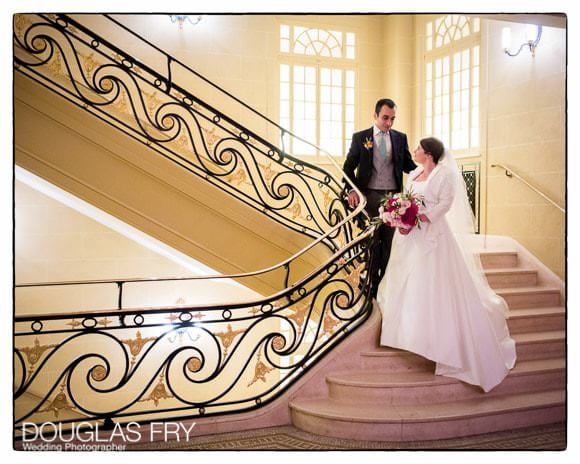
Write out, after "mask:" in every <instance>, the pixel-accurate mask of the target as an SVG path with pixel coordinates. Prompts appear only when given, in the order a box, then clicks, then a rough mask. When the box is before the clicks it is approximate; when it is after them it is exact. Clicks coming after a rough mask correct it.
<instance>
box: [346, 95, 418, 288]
mask: <svg viewBox="0 0 580 464" xmlns="http://www.w3.org/2000/svg"><path fill="white" fill-rule="evenodd" d="M396 113H397V105H395V102H394V101H393V100H391V99H389V98H383V99H381V100H379V101H378V102H377V104H376V105H375V113H374V119H375V124H374V125H373V127H371V128H370V129H367V130H364V131H361V132H356V133H354V134H353V136H352V143H351V145H350V149H349V151H348V155H346V161H345V162H344V166H343V170H344V172H345V173H346V175H347V176H348V177H349V178H350V179H351V180H352V181H353V182H354V184H355V185H356V186H357V187H358V188H359V189H360V190H361V192H362V193H363V194H364V195H365V196H366V198H367V204H366V207H365V209H366V211H367V213H368V214H369V215H370V216H371V217H375V216H377V215H378V214H379V200H380V199H381V198H382V197H384V196H385V195H386V194H387V193H389V192H393V193H395V192H400V191H401V188H402V185H403V172H411V171H412V170H413V169H415V168H416V167H417V166H416V165H415V163H414V162H413V159H412V158H411V153H409V145H408V143H407V135H406V134H404V133H402V132H399V131H396V130H394V129H392V126H393V123H394V122H395V116H396ZM355 169H356V174H355ZM359 201H360V199H359V196H358V194H357V193H356V191H354V190H351V191H350V192H349V194H348V204H349V206H350V207H351V208H356V207H357V206H358V204H359ZM394 232H395V229H394V228H392V227H389V226H387V225H382V226H381V227H380V229H379V244H378V250H377V252H378V260H377V261H378V264H377V267H376V268H375V269H373V270H372V287H371V291H372V295H373V296H376V293H377V288H378V286H379V282H380V281H381V278H382V276H383V274H384V273H385V269H386V267H387V263H388V262H389V256H390V254H391V243H392V241H393V234H394ZM377 261H375V262H377Z"/></svg>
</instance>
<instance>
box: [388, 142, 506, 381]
mask: <svg viewBox="0 0 580 464" xmlns="http://www.w3.org/2000/svg"><path fill="white" fill-rule="evenodd" d="M415 161H416V162H417V163H418V164H419V165H420V166H419V167H418V168H417V169H415V170H414V171H412V172H411V173H410V174H409V178H408V181H407V189H411V190H412V191H413V193H414V194H415V195H419V196H423V199H424V202H425V206H424V207H421V208H420V209H419V218H420V220H421V224H420V226H421V227H420V228H419V227H413V228H412V229H410V230H405V229H399V233H396V234H395V238H394V241H393V251H392V254H391V258H390V260H389V264H388V267H387V270H386V272H385V275H384V277H383V279H382V281H381V283H380V285H379V289H378V294H377V301H378V304H379V307H380V309H381V312H382V316H383V321H382V331H381V345H385V346H391V347H395V348H401V349H404V350H408V351H412V352H414V353H418V354H420V355H421V356H423V357H426V358H428V359H431V360H433V361H435V362H436V369H435V374H436V375H445V376H449V377H454V378H457V379H459V380H462V381H464V382H467V383H470V384H474V385H479V386H480V387H481V388H482V389H483V390H484V391H486V392H487V391H490V390H491V389H492V388H494V387H495V386H497V385H498V384H499V383H500V382H501V381H502V380H503V379H504V377H505V376H506V375H507V374H508V371H509V369H511V368H512V367H513V366H514V364H515V361H516V352H515V343H514V341H513V339H512V338H510V336H509V332H508V328H507V324H506V321H505V314H506V311H507V306H506V303H505V301H504V300H503V299H502V298H500V297H499V296H497V295H496V294H495V293H494V292H493V291H492V290H491V289H490V287H489V285H488V284H487V281H486V280H485V276H484V275H483V272H482V271H481V265H480V263H479V258H478V257H477V255H476V254H475V250H476V243H475V239H476V237H475V235H474V231H473V230H474V229H473V216H472V214H471V209H470V207H469V204H468V201H467V194H466V191H465V184H464V182H463V178H462V176H461V174H460V173H459V169H458V168H457V165H456V163H455V160H454V159H453V158H452V155H451V154H450V153H449V152H448V151H446V150H445V149H444V146H443V143H441V141H439V140H438V139H436V138H434V137H429V138H425V139H423V140H421V142H420V143H419V146H418V147H417V149H416V150H415Z"/></svg>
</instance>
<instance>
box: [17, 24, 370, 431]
mask: <svg viewBox="0 0 580 464" xmlns="http://www.w3.org/2000/svg"><path fill="white" fill-rule="evenodd" d="M38 17H39V18H40V22H38V23H33V22H30V23H28V24H24V25H23V26H22V28H21V30H20V31H17V30H15V34H14V40H15V63H16V68H17V70H18V72H21V73H22V74H23V75H25V76H26V77H29V78H31V79H33V80H35V81H36V82H39V83H41V84H42V85H44V86H46V87H48V88H50V89H51V90H54V91H55V92H57V93H58V94H59V95H61V96H63V97H64V98H67V99H68V100H69V101H71V102H73V103H75V104H77V105H79V106H81V107H83V108H84V109H86V110H87V111H90V112H91V113H92V114H94V115H96V116H97V117H100V118H102V119H103V120H105V121H107V122H108V123H110V124H112V125H114V126H115V127H116V128H118V129H119V130H122V131H123V132H125V133H127V134H129V135H130V136H132V137H134V138H136V139H138V140H140V141H142V142H144V143H146V144H147V145H148V146H149V147H150V148H151V149H152V150H155V151H156V152H158V153H161V154H163V155H164V156H167V157H168V159H170V160H172V161H174V162H176V163H177V164H179V165H180V166H182V167H184V168H185V169H187V170H188V171H190V172H192V173H194V174H196V175H201V176H202V177H204V178H205V179H206V180H208V181H210V182H216V183H220V185H222V187H223V189H224V190H225V191H227V192H228V193H231V194H235V195H236V198H238V199H240V200H241V201H245V202H247V203H248V204H250V205H251V206H253V207H255V208H256V209H259V208H266V207H271V211H270V213H271V214H272V215H271V216H269V217H271V218H273V219H277V220H279V222H281V223H283V224H284V225H286V226H287V227H290V228H292V229H293V230H296V231H299V232H301V233H304V234H306V235H309V236H312V237H314V240H313V241H312V242H311V243H310V244H309V245H308V246H307V247H305V248H304V249H303V250H300V251H299V252H298V253H296V254H295V255H294V256H292V257H290V258H288V259H287V260H285V261H283V262H282V263H279V264H277V265H275V266H272V267H270V268H267V269H262V270H258V271H255V272H250V273H244V274H237V275H230V276H201V277H186V278H175V279H173V278H160V279H112V280H106V279H105V280H93V281H68V282H41V283H36V284H35V283H29V284H19V285H17V288H26V287H33V286H39V285H41V286H56V285H93V284H97V283H99V284H103V283H105V284H106V283H110V284H116V285H117V286H118V288H119V294H118V308H117V309H116V310H104V311H90V312H87V311H83V312H74V313H60V314H54V313H53V314H48V315H43V314H36V315H18V316H16V317H15V318H14V324H15V330H14V333H15V346H14V357H15V363H14V365H15V378H14V380H15V382H14V383H15V404H16V409H17V413H16V414H15V418H16V422H15V425H17V424H20V423H22V422H23V421H33V422H37V423H38V422H42V421H43V420H46V419H47V418H48V419H50V420H53V421H56V422H59V423H63V424H67V423H71V422H74V420H75V419H66V420H65V419H59V418H58V414H59V412H62V411H67V413H68V414H72V415H73V416H74V417H78V415H79V414H80V415H82V417H83V420H86V419H87V418H89V419H90V420H93V421H97V422H98V421H103V420H105V421H109V423H110V421H111V420H112V419H115V420H117V421H120V422H123V421H128V420H143V421H148V420H153V419H155V418H163V419H167V418H169V417H171V418H176V417H198V416H204V415H212V414H227V413H233V412H239V411H241V410H249V409H253V408H257V407H260V406H261V405H263V404H265V403H267V402H269V401H271V400H273V399H274V398H276V397H277V396H279V395H280V394H281V393H282V392H283V391H284V390H285V389H286V388H287V387H288V386H289V385H290V384H291V383H292V382H293V381H295V380H296V378H298V377H299V376H301V375H302V374H303V372H304V371H306V370H307V369H308V368H309V367H311V366H312V365H313V364H314V363H316V362H317V361H318V360H319V359H321V357H322V356H323V355H324V354H325V353H326V352H328V350H330V349H332V347H333V346H334V345H335V344H336V343H338V342H339V341H340V340H341V339H343V338H344V337H345V336H346V335H347V334H348V333H350V332H351V331H352V330H354V328H356V327H357V326H359V325H360V324H361V323H362V322H363V321H364V320H365V319H366V317H368V315H369V312H370V308H371V298H370V283H371V269H372V268H373V265H374V264H373V261H374V249H375V246H374V244H375V240H376V234H375V231H376V229H375V226H368V227H367V225H366V224H368V222H366V224H365V221H364V217H366V214H365V213H364V205H365V201H364V197H362V195H361V198H363V201H361V203H360V204H359V206H358V207H357V208H356V209H355V210H354V211H351V212H348V210H347V209H346V207H345V206H344V203H343V194H344V192H343V187H342V184H341V183H339V182H338V181H336V179H334V178H333V177H332V176H331V175H330V174H328V173H326V172H325V171H324V170H322V169H321V168H318V167H316V166H313V165H310V164H308V163H305V162H303V161H301V160H298V159H296V158H293V157H292V156H290V155H289V154H287V153H286V152H285V151H284V150H281V149H279V148H277V147H276V146H275V145H273V144H271V143H270V142H268V141H267V140H266V139H265V138H263V137H260V136H258V135H256V134H254V132H252V131H250V130H248V129H246V128H245V127H243V126H241V125H240V124H239V123H237V122H236V121H235V120H233V118H230V117H228V116H226V115H224V114H222V113H221V112H220V111H218V110H216V109H214V107H213V106H212V105H210V104H208V103H206V102H203V101H202V100H201V99H200V98H199V97H198V96H194V95H192V94H191V93H189V92H187V91H186V90H185V89H183V88H182V87H180V86H177V84H176V83H175V81H174V79H173V74H172V71H171V66H172V63H173V62H177V61H176V60H173V59H172V58H171V57H169V55H166V56H167V57H169V58H168V61H167V64H168V74H167V76H162V75H161V74H159V73H157V72H156V71H155V70H153V69H152V68H150V67H148V66H147V65H145V64H143V63H137V62H136V61H135V60H133V59H132V58H131V57H129V56H128V55H127V54H124V53H123V52H122V51H121V49H120V48H118V47H116V46H115V45H113V44H110V43H109V42H108V41H105V40H104V39H103V38H101V37H97V38H95V35H94V34H93V33H92V32H91V31H89V30H88V29H86V28H84V26H82V25H81V24H79V23H78V22H76V21H74V20H73V19H72V18H70V17H69V16H67V15H56V16H54V18H51V17H49V16H48V15H39V16H38ZM108 19H111V18H108ZM83 34H84V35H86V36H87V37H89V36H91V37H92V39H91V40H88V39H87V37H84V36H83ZM81 36H82V37H81ZM73 42H74V43H73ZM73 45H77V46H78V47H80V48H83V47H84V48H83V49H84V50H88V52H91V53H92V52H94V53H98V54H99V56H102V57H103V59H106V60H107V63H106V64H102V63H96V64H95V63H94V62H95V59H94V57H92V55H89V56H88V57H87V56H81V55H82V54H81V53H80V52H79V50H77V49H75V47H74V46H73ZM104 48H106V50H103V49H104ZM115 54H117V55H120V56H117V57H114V56H113V55H115ZM81 58H82V59H84V60H85V61H84V62H83V64H85V65H87V63H88V65H90V66H89V67H90V69H88V68H85V69H88V70H86V75H87V77H85V72H84V70H83V67H82V66H81ZM91 60H92V61H91ZM79 72H80V74H79ZM164 82H165V88H164V89H163V87H164V85H163V83H164ZM212 85H213V84H212ZM140 86H142V87H140ZM215 87H216V88H218V87H217V86H215ZM151 88H153V89H159V90H164V95H165V96H166V97H167V98H166V101H165V102H163V101H161V103H159V104H157V106H155V108H154V111H152V112H153V116H150V115H149V114H148V113H147V111H145V113H143V111H142V110H143V108H145V101H146V100H147V98H149V97H150V94H148V93H147V91H148V90H149V89H151ZM218 89H219V88H218ZM219 90H221V91H223V89H219ZM224 92H225V91H224ZM226 93H227V92H226ZM124 95H126V96H127V98H128V99H129V100H130V103H131V107H130V110H131V112H130V113H128V114H129V115H130V116H132V117H133V119H132V120H131V121H129V122H127V120H125V119H123V118H121V117H117V114H116V112H115V111H116V110H115V111H111V106H112V105H113V104H118V103H119V98H121V97H120V96H124ZM233 98H234V100H235V101H237V102H240V101H239V100H238V99H237V98H235V97H233ZM149 101H150V100H149ZM139 105H141V107H140V106H139ZM196 105H198V106H197V107H196ZM243 105H244V106H245V107H247V108H250V107H249V106H247V105H245V104H243ZM250 109H251V108H250ZM140 110H141V113H140V112H139V111H140ZM107 111H109V112H107ZM252 111H254V110H252ZM264 118H265V119H266V120H268V118H266V117H264ZM224 121H225V122H226V123H227V125H226V124H224ZM188 123H189V125H188ZM205 123H209V124H213V127H214V129H215V130H218V131H220V133H221V135H222V138H221V139H220V142H218V143H217V144H216V143H215V141H214V142H213V143H214V149H212V150H208V149H207V144H206V142H207V141H208V140H209V139H207V138H204V137H202V135H203V133H202V124H205ZM148 125H149V126H151V127H152V128H150V127H149V126H148ZM274 125H275V126H276V127H277V128H279V129H281V130H282V132H281V135H283V134H284V133H285V132H286V131H284V129H282V128H280V126H278V125H277V124H275V123H274ZM230 126H231V127H230ZM184 128H185V129H184ZM182 129H183V130H184V131H187V132H188V134H189V140H190V141H191V144H190V147H191V148H192V150H193V153H194V155H196V158H195V159H194V160H193V161H192V160H191V159H189V158H188V157H187V153H186V152H187V150H182V151H179V150H177V149H175V150H173V148H174V147H168V145H167V144H168V143H169V142H174V141H175V140H176V139H177V137H178V136H179V134H180V131H182ZM195 129H197V130H198V133H199V134H198V135H199V137H198V139H199V140H198V139H195V137H194V135H192V132H193V130H195ZM200 134H201V135H200ZM194 139H195V141H197V142H198V144H197V145H196V144H195V143H194ZM301 140H302V139H301ZM224 141H226V142H224ZM304 142H306V143H308V141H304ZM220 143H224V144H227V143H229V144H230V145H229V146H227V147H226V148H225V149H223V150H221V151H219V150H218V149H217V147H218V145H219V144H220ZM232 144H237V145H235V146H234V145H232ZM196 147H197V148H199V147H202V148H203V149H204V150H205V151H204V152H203V153H202V155H203V156H202V155H200V154H199V153H198V150H196ZM243 150H247V156H246V157H244V156H243V155H244V154H245V153H246V152H244V151H243ZM321 151H323V150H321ZM258 156H263V157H265V159H268V160H271V161H272V163H275V164H277V166H278V169H279V171H278V172H277V173H276V174H275V175H273V176H272V177H271V179H270V181H269V182H266V181H265V178H264V177H263V176H262V173H261V172H260V166H259V163H258V162H257V161H256V160H255V157H258ZM329 157H330V155H329ZM330 159H331V161H332V162H333V163H334V164H335V165H336V162H335V161H334V160H333V159H332V157H330ZM206 160H209V161H211V162H212V163H213V164H211V166H210V165H209V164H204V163H205V162H206ZM232 160H235V163H234V162H233V161H232ZM238 161H239V164H238ZM232 166H233V167H232ZM240 166H243V168H244V169H245V170H246V172H247V173H252V172H253V173H254V174H255V177H254V176H250V178H251V181H252V182H251V187H252V188H253V189H254V190H253V192H256V193H257V196H256V197H251V195H250V194H251V193H252V192H248V191H244V190H243V189H242V188H239V189H236V188H234V187H232V186H231V185H229V184H227V183H225V182H224V181H223V180H222V179H221V177H223V176H224V175H225V174H224V172H225V173H226V174H228V175H231V174H234V173H238V172H239V169H241V168H240ZM336 166H337V165H336ZM337 167H338V166H337ZM252 169H253V170H254V171H255V172H254V171H252ZM220 176H221V177H220ZM287 178H288V180H287ZM218 181H219V182H218ZM346 181H347V183H350V184H351V186H352V187H353V188H356V187H354V185H353V184H352V183H351V182H350V180H349V179H346ZM313 186H318V188H320V189H326V190H327V193H328V194H329V195H331V196H332V198H331V200H330V202H329V204H328V205H327V206H326V207H325V208H320V205H317V204H316V198H317V197H316V195H315V193H314V191H313ZM264 192H266V193H267V194H268V195H270V196H271V198H266V197H264V198H263V197H261V196H260V193H264ZM295 196H296V198H300V199H301V201H303V202H304V203H305V204H306V208H307V209H308V211H309V215H308V216H306V217H305V219H304V221H303V222H300V220H297V219H295V218H291V217H290V216H289V215H287V209H288V208H289V205H291V204H296V203H293V202H297V201H298V200H297V199H296V198H295ZM288 199H290V200H288ZM269 201H272V202H276V201H279V202H280V203H281V204H279V205H278V204H276V205H274V206H271V205H270V203H268V202H269ZM257 205H262V206H257ZM264 205H266V206H264ZM264 213H265V214H266V211H264ZM285 214H286V216H285ZM316 215H318V216H316ZM274 216H275V217H274ZM315 216H316V217H315ZM361 216H363V220H362V222H361ZM311 221H313V222H316V224H317V226H316V227H310V226H308V223H309V222H311ZM317 221H319V222H317ZM361 224H362V228H361ZM355 231H358V232H355ZM322 246H324V247H326V249H330V250H331V251H332V255H331V256H329V258H328V260H327V261H326V262H322V263H321V264H320V265H319V266H318V267H316V268H315V269H313V270H312V271H311V272H309V273H308V274H307V275H306V276H302V277H300V278H298V279H294V280H293V281H290V278H289V276H290V271H291V267H292V264H293V263H294V262H295V260H296V259H298V258H299V257H301V256H303V255H304V254H305V253H307V252H309V251H310V250H312V249H313V248H314V247H322ZM274 270H282V271H283V274H284V277H283V280H284V282H283V285H281V290H280V291H277V292H275V293H274V294H272V295H269V296H267V297H263V298H261V299H256V300H254V301H250V302H232V303H229V304H220V305H217V304H214V305H193V306H191V305H189V306H187V307H179V308H177V307H162V308H160V307H157V308H148V309H143V308H141V309H127V308H123V307H122V306H123V304H122V297H123V293H122V292H123V286H124V285H125V284H128V283H136V282H152V281H170V280H204V279H225V278H242V277H248V276H254V275H259V274H264V273H266V272H272V271H274ZM232 366H235V369H234V368H233V367H232ZM48 373H50V375H49V377H48V380H47V378H46V376H45V375H46V374H48ZM55 373H57V374H56V375H55ZM128 391H129V392H130V394H129V395H128V394H127V392H128ZM26 394H30V395H32V396H33V397H34V398H39V399H40V400H39V401H36V402H26V401H24V402H20V400H21V399H23V398H25V395H26ZM55 416H56V418H55Z"/></svg>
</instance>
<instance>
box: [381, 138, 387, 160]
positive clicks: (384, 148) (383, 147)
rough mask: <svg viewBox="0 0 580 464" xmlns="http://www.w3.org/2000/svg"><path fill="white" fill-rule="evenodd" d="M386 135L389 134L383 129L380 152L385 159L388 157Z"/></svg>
mask: <svg viewBox="0 0 580 464" xmlns="http://www.w3.org/2000/svg"><path fill="white" fill-rule="evenodd" d="M386 136H387V134H386V133H385V132H382V131H381V141H380V142H379V154H380V155H381V158H383V159H384V160H386V159H387V143H386V142H385V137H386Z"/></svg>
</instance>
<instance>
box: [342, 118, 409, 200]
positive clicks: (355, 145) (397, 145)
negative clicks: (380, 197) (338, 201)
mask: <svg viewBox="0 0 580 464" xmlns="http://www.w3.org/2000/svg"><path fill="white" fill-rule="evenodd" d="M373 130H374V128H373V127H371V128H370V129H366V130H363V131H360V132H355V133H354V134H353V136H352V142H351V145H350V149H349V150H348V155H346V161H345V162H344V166H343V170H344V172H345V173H346V175H347V176H348V177H349V178H350V179H351V180H352V181H353V182H354V183H355V185H356V186H357V187H358V188H359V189H361V190H363V189H366V188H367V185H368V183H369V180H370V178H371V172H372V165H373V149H372V147H371V148H365V146H364V145H365V142H366V141H368V140H370V141H371V142H372V143H373V144H374V140H373ZM389 133H390V135H391V146H392V150H393V166H394V171H395V172H394V175H395V181H396V183H397V191H399V192H400V191H401V188H402V186H403V172H411V171H412V170H413V169H415V168H416V167H417V166H416V165H415V163H414V162H413V159H412V158H411V153H410V152H409V145H408V143H407V135H406V134H404V133H402V132H399V131H396V130H394V129H391V130H390V131H389ZM355 170H356V174H355Z"/></svg>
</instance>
